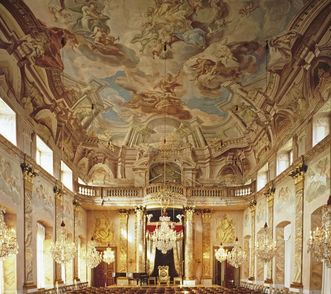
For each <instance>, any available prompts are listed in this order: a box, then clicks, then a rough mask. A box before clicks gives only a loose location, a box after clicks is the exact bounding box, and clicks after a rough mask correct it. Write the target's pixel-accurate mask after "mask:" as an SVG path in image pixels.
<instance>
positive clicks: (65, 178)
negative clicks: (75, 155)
mask: <svg viewBox="0 0 331 294" xmlns="http://www.w3.org/2000/svg"><path fill="white" fill-rule="evenodd" d="M61 182H62V183H63V185H65V186H66V187H67V188H68V189H70V190H71V191H72V190H73V187H72V170H71V169H70V168H69V167H68V166H67V165H66V164H65V163H64V162H63V161H61Z"/></svg>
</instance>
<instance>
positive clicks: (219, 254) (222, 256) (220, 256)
mask: <svg viewBox="0 0 331 294" xmlns="http://www.w3.org/2000/svg"><path fill="white" fill-rule="evenodd" d="M227 255H228V251H227V250H226V249H224V247H223V244H222V243H221V245H220V248H218V250H217V251H216V252H215V258H216V259H217V260H218V261H219V262H223V261H225V260H226V257H227Z"/></svg>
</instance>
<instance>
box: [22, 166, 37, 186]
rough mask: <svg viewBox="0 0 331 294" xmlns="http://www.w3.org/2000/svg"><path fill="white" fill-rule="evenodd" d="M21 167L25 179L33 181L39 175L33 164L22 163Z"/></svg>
mask: <svg viewBox="0 0 331 294" xmlns="http://www.w3.org/2000/svg"><path fill="white" fill-rule="evenodd" d="M21 169H22V173H23V178H24V180H25V181H27V182H29V183H32V182H33V178H34V177H35V176H37V175H38V173H37V171H36V170H35V169H34V167H33V165H32V164H30V163H27V162H25V161H24V162H22V163H21Z"/></svg>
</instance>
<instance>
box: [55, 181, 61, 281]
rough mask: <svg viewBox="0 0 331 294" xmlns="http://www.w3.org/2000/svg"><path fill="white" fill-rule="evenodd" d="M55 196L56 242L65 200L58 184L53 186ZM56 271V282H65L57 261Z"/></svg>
mask: <svg viewBox="0 0 331 294" xmlns="http://www.w3.org/2000/svg"><path fill="white" fill-rule="evenodd" d="M53 192H54V196H55V230H54V232H55V236H54V242H55V241H56V238H57V233H58V232H60V228H61V218H60V215H62V200H63V191H62V189H61V188H60V187H59V186H58V185H55V186H54V188H53ZM54 267H55V268H54V273H55V277H54V278H55V279H54V284H56V283H58V284H63V280H62V273H61V264H58V263H57V262H54Z"/></svg>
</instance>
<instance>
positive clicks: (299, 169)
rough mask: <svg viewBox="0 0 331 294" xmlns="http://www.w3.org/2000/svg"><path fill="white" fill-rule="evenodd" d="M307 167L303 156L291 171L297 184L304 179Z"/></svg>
mask: <svg viewBox="0 0 331 294" xmlns="http://www.w3.org/2000/svg"><path fill="white" fill-rule="evenodd" d="M307 169H308V166H307V165H306V164H305V163H304V160H303V158H301V161H300V162H299V163H298V164H297V165H296V166H295V167H294V169H293V170H292V171H291V172H290V173H289V175H290V176H291V177H292V178H293V179H294V183H295V184H297V183H300V182H302V181H303V180H304V174H305V172H306V171H307Z"/></svg>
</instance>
